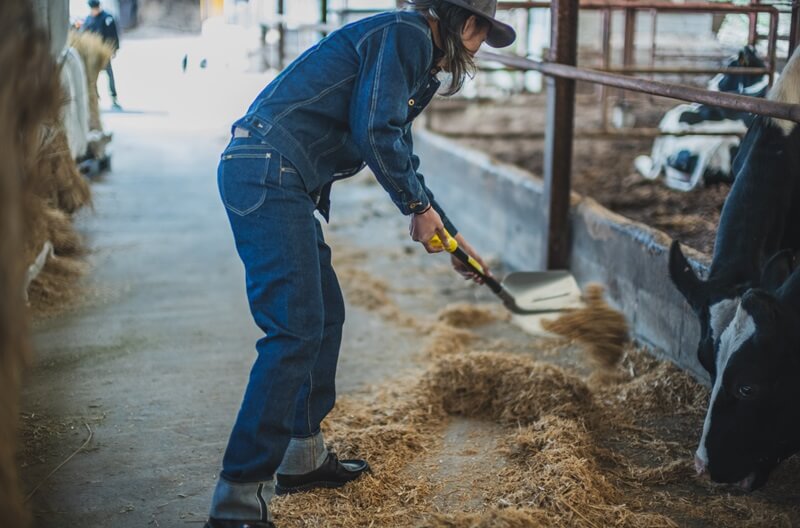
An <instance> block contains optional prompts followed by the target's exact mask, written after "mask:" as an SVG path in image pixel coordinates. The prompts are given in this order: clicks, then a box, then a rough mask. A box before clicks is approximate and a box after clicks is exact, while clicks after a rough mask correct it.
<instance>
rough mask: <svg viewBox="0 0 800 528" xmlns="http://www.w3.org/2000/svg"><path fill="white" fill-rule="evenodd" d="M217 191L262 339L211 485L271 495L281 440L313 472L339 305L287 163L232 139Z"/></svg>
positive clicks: (315, 224)
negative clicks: (308, 453) (303, 451)
mask: <svg viewBox="0 0 800 528" xmlns="http://www.w3.org/2000/svg"><path fill="white" fill-rule="evenodd" d="M218 184H219V189H220V194H221V196H222V200H223V202H224V203H225V207H226V210H227V212H228V218H229V220H230V224H231V228H232V230H233V235H234V239H235V242H236V249H237V251H238V253H239V256H240V257H241V259H242V262H243V263H244V267H245V273H246V280H247V296H248V300H249V302H250V310H251V312H252V314H253V318H254V319H255V322H256V324H257V325H258V326H259V328H261V330H263V332H264V337H262V338H261V339H259V340H258V342H257V343H256V350H257V352H258V355H257V358H256V361H255V364H254V365H253V368H252V370H251V372H250V379H249V381H248V384H247V389H246V391H245V394H244V400H243V402H242V406H241V409H240V410H239V414H238V416H237V418H236V423H235V424H234V426H233V431H232V432H231V436H230V439H229V441H228V447H227V449H226V451H225V455H224V457H223V461H222V473H221V477H222V478H221V480H222V481H225V482H227V483H228V484H233V485H235V484H248V483H257V482H262V483H263V482H269V485H271V482H272V478H273V475H274V473H275V472H276V470H277V469H278V467H279V466H280V465H281V462H282V460H283V458H284V454H285V453H286V451H287V446H289V445H290V440H291V441H292V442H296V444H297V446H299V447H304V448H305V447H311V448H312V449H313V450H315V451H314V453H315V454H314V456H313V457H312V458H315V459H316V460H314V461H313V464H316V466H318V465H319V464H320V463H321V462H322V460H324V454H325V453H324V452H320V448H321V446H322V444H321V436H320V435H319V431H320V423H321V422H322V420H323V418H325V416H326V415H327V414H328V412H330V410H331V409H332V408H333V405H334V402H335V399H336V390H335V376H336V363H337V361H338V357H339V346H340V344H341V338H342V325H343V323H344V301H343V299H342V292H341V289H340V288H339V282H338V280H337V278H336V274H335V272H334V270H333V268H332V267H331V251H330V248H329V247H328V246H327V244H325V241H324V239H323V235H322V228H321V226H320V223H319V221H318V220H317V218H316V217H315V216H314V208H315V203H314V200H313V199H312V197H311V196H310V195H309V191H308V189H306V188H305V186H304V184H303V180H302V178H301V177H300V174H298V172H297V169H295V167H294V166H292V164H291V163H289V161H288V160H287V159H285V158H284V157H283V156H281V154H280V153H279V152H277V151H275V150H274V149H273V148H272V147H271V146H270V145H267V144H265V143H263V142H262V141H261V140H259V139H257V138H253V137H247V138H234V139H232V140H231V142H230V144H229V145H228V147H227V148H226V149H225V152H224V153H223V155H222V160H221V162H220V165H219V170H218ZM317 438H319V439H320V441H319V442H316V439H317ZM312 440H313V441H312ZM307 441H311V442H310V443H309V442H307ZM323 451H324V449H323ZM320 457H321V459H320ZM313 469H314V467H310V468H306V471H310V470H313ZM290 471H291V470H290ZM282 472H283V471H282ZM245 489H249V488H245ZM259 492H260V493H261V490H259ZM218 493H220V490H219V486H218ZM247 493H250V491H247ZM224 494H225V493H224V492H223V495H224ZM228 495H230V493H228ZM234 495H236V494H235V493H234ZM259 499H260V497H259ZM225 500H228V501H230V500H231V498H230V496H229V497H227V498H225V497H222V498H220V499H218V498H217V495H215V503H221V502H224V501H225ZM267 502H268V497H267ZM235 509H236V508H232V509H231V508H229V509H228V510H231V511H232V510H235ZM218 510H219V509H218ZM214 511H215V510H214V506H213V505H212V515H213V516H215V517H220V516H221V517H228V518H237V517H236V515H237V514H231V511H223V512H221V513H220V512H219V511H217V515H214ZM241 515H242V516H244V515H246V514H244V513H242V514H241ZM243 518H245V519H252V517H243Z"/></svg>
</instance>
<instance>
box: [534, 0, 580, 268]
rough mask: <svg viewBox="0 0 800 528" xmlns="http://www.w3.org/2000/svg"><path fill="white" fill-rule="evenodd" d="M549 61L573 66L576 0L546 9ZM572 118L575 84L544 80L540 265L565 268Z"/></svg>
mask: <svg viewBox="0 0 800 528" xmlns="http://www.w3.org/2000/svg"><path fill="white" fill-rule="evenodd" d="M550 15H551V26H552V30H551V33H550V61H551V62H554V63H558V64H566V65H570V66H574V65H575V64H576V58H577V47H578V0H555V1H554V2H553V3H552V6H551V8H550ZM574 116H575V81H573V80H569V79H564V78H556V77H548V78H547V130H546V133H545V152H544V207H545V211H544V214H545V228H546V233H547V246H546V248H545V252H544V255H543V256H542V257H543V258H542V264H544V267H546V268H547V269H565V268H567V266H568V264H569V249H570V239H569V236H570V231H569V206H570V174H571V171H572V133H573V126H574V123H573V122H574Z"/></svg>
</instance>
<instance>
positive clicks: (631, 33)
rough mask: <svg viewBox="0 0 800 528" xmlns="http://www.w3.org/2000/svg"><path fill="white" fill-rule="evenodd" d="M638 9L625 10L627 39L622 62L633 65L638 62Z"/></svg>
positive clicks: (624, 44)
mask: <svg viewBox="0 0 800 528" xmlns="http://www.w3.org/2000/svg"><path fill="white" fill-rule="evenodd" d="M635 40H636V10H634V9H626V10H625V40H624V43H623V46H624V48H623V50H622V64H624V65H625V66H633V64H634V63H635V62H636V56H635V54H636V44H635Z"/></svg>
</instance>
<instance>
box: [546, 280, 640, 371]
mask: <svg viewBox="0 0 800 528" xmlns="http://www.w3.org/2000/svg"><path fill="white" fill-rule="evenodd" d="M603 292H604V288H603V286H602V285H599V284H590V285H588V286H587V287H586V290H585V291H584V294H583V299H584V302H585V303H586V307H585V308H580V309H576V310H571V311H568V312H567V313H565V314H564V315H562V316H561V317H559V318H558V319H555V320H552V321H551V320H542V328H544V329H545V330H547V331H549V332H553V333H554V334H558V335H561V336H564V337H566V338H569V339H574V340H575V341H577V342H578V343H580V344H581V345H583V346H584V347H585V348H586V350H587V352H588V353H589V358H590V359H591V360H592V361H594V362H595V363H596V364H598V365H599V366H601V367H603V368H607V369H612V368H614V366H616V365H617V363H619V360H620V359H621V358H622V354H623V351H624V347H625V345H626V344H627V343H628V340H629V333H628V322H627V321H626V320H625V316H624V315H622V314H621V313H620V312H618V311H617V310H615V309H613V308H611V307H610V306H609V305H608V304H607V303H606V301H605V300H604V299H603Z"/></svg>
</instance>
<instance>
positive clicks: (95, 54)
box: [68, 31, 114, 131]
mask: <svg viewBox="0 0 800 528" xmlns="http://www.w3.org/2000/svg"><path fill="white" fill-rule="evenodd" d="M68 42H69V45H70V46H71V47H73V48H75V50H77V52H78V54H79V55H80V56H81V59H83V65H84V69H85V70H86V83H87V84H88V86H89V129H90V130H100V131H102V130H103V125H102V123H101V122H100V102H99V100H98V96H97V78H98V76H99V75H100V72H101V71H103V70H104V69H105V67H106V66H107V65H108V61H110V60H111V56H112V55H114V48H113V47H112V46H111V45H110V44H109V43H107V42H105V41H104V40H103V39H102V37H100V36H99V35H97V34H96V33H91V32H89V31H70V33H69V40H68Z"/></svg>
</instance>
